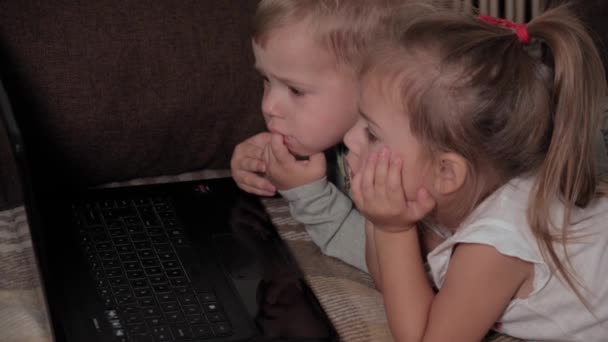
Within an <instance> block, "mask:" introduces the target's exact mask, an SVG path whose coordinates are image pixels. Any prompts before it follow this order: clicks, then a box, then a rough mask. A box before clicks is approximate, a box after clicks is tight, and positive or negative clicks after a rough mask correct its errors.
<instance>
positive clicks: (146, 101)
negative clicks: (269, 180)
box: [0, 0, 263, 207]
mask: <svg viewBox="0 0 608 342" xmlns="http://www.w3.org/2000/svg"><path fill="white" fill-rule="evenodd" d="M256 3H257V0H238V1H226V0H204V1H201V0H174V1H172V0H95V1H90V0H70V1H38V0H19V1H2V2H0V76H1V77H2V79H3V80H4V82H5V85H6V87H7V90H8V92H9V96H10V98H11V100H12V102H13V105H14V107H15V111H16V113H17V115H18V117H19V120H20V121H21V122H22V123H23V124H24V125H25V127H26V132H25V133H26V134H25V135H26V137H27V138H28V139H29V140H28V142H30V146H29V147H30V150H33V151H34V152H35V153H36V156H37V160H40V164H39V165H38V167H44V168H48V171H49V172H55V173H58V174H61V175H74V174H79V175H83V177H79V178H72V181H74V182H78V183H85V184H97V183H102V182H107V181H112V180H121V179H128V178H134V177H144V176H155V175H160V174H174V173H180V172H185V171H190V170H194V169H199V168H226V167H228V162H229V158H230V154H231V152H232V149H233V147H234V145H235V144H236V143H238V142H239V141H241V140H242V139H244V138H246V137H248V136H250V135H252V134H254V133H255V132H258V131H260V130H262V129H263V122H262V118H261V115H259V101H260V96H261V82H259V80H258V77H257V75H256V74H255V72H254V70H253V57H252V54H251V51H250V50H251V49H250V38H249V36H250V26H249V24H250V19H251V16H252V15H253V11H254V9H255V5H256ZM34 137H35V139H32V138H34ZM34 140H35V141H34ZM32 141H33V142H32ZM7 156H8V154H7V153H6V147H5V146H4V147H2V146H0V158H3V159H1V160H0V162H1V163H2V165H4V164H5V163H6V162H7V160H6V158H7ZM38 157H39V158H38ZM6 172H8V171H6ZM6 172H5V173H6ZM0 175H1V176H2V177H3V178H6V177H5V175H2V173H0ZM9 178H10V177H9ZM2 181H4V182H6V179H1V180H0V182H2ZM4 188H5V189H6V188H7V187H6V186H4ZM0 191H3V188H2V187H0ZM4 197H7V195H6V194H5V195H4ZM8 197H10V196H8ZM1 200H2V198H1V197H0V201H1ZM1 206H2V203H0V207H1Z"/></svg>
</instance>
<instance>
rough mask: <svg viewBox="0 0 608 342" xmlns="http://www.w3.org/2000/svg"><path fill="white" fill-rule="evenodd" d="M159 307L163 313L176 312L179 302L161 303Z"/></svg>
mask: <svg viewBox="0 0 608 342" xmlns="http://www.w3.org/2000/svg"><path fill="white" fill-rule="evenodd" d="M160 309H161V310H162V311H163V312H165V313H168V312H176V311H179V304H177V302H168V303H161V304H160Z"/></svg>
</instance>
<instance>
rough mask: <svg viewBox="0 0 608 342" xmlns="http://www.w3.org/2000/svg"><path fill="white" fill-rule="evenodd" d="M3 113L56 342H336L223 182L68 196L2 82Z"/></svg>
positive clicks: (251, 206) (259, 215)
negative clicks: (43, 162)
mask: <svg viewBox="0 0 608 342" xmlns="http://www.w3.org/2000/svg"><path fill="white" fill-rule="evenodd" d="M0 107H1V112H2V119H3V120H4V123H5V127H6V128H7V131H8V136H9V138H10V142H11V145H12V147H13V152H14V156H15V158H16V160H17V166H18V169H19V175H20V177H21V183H22V190H23V195H24V202H25V208H26V213H27V217H28V223H29V229H30V233H31V236H32V244H33V247H34V252H35V256H36V261H37V265H38V271H39V274H40V279H41V282H42V287H43V293H44V295H45V296H44V297H45V302H46V303H45V304H46V309H47V313H48V317H49V321H50V327H51V330H52V335H53V338H54V339H55V341H62V342H63V341H87V342H95V341H103V342H110V341H112V342H114V341H116V342H123V341H125V342H127V341H132V342H165V341H337V340H338V335H337V333H336V330H335V329H334V327H333V326H332V323H331V322H330V320H329V319H328V317H327V315H326V313H325V312H324V311H323V309H322V307H321V305H320V304H319V302H318V300H317V298H316V297H315V295H314V293H313V292H312V291H311V289H310V288H309V286H308V285H307V283H306V281H305V280H304V278H303V275H302V272H301V270H300V269H299V268H298V265H297V263H296V261H295V259H294V257H293V256H292V255H291V253H290V251H289V249H288V248H287V246H286V244H285V243H284V242H283V241H282V240H281V238H280V236H279V234H278V233H277V231H276V229H275V227H274V226H273V224H272V222H271V220H270V218H269V215H268V214H267V212H266V211H265V209H264V206H263V205H262V203H261V201H260V200H259V198H258V197H256V196H253V195H250V194H246V193H244V192H242V191H240V190H239V189H238V187H236V185H235V184H234V182H233V181H232V180H231V179H230V178H219V179H212V180H204V181H192V182H179V183H170V184H159V185H143V186H131V187H120V188H109V189H74V188H70V187H67V188H65V187H64V186H65V184H64V183H62V182H53V181H52V180H49V179H45V177H48V176H45V175H44V172H40V171H38V170H34V167H33V165H35V161H36V158H37V156H36V155H31V154H28V153H27V150H26V146H25V143H24V136H25V137H27V135H22V133H24V132H23V131H22V130H20V129H19V124H18V121H17V120H16V118H15V116H14V114H13V111H12V107H11V105H10V102H9V98H8V96H7V93H6V91H5V88H4V86H3V85H2V83H1V82H0ZM38 169H40V168H38ZM56 184H61V187H62V188H61V189H58V188H57V186H56Z"/></svg>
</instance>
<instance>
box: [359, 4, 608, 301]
mask: <svg viewBox="0 0 608 342" xmlns="http://www.w3.org/2000/svg"><path fill="white" fill-rule="evenodd" d="M425 11H426V12H425V15H421V16H420V17H419V18H417V19H415V20H413V21H412V20H411V18H408V21H407V23H401V25H400V26H399V27H397V28H396V29H395V30H397V31H400V32H401V33H400V34H399V35H398V39H397V40H396V41H392V42H385V43H384V44H381V45H380V46H379V47H378V51H376V52H375V53H374V54H372V56H370V60H369V61H368V63H366V66H365V68H364V76H373V77H374V78H375V79H376V80H378V81H379V82H382V83H383V85H384V87H385V88H384V89H388V88H391V87H392V88H391V89H393V90H389V91H392V92H393V94H395V95H397V96H398V97H399V99H400V101H402V106H403V111H404V112H405V113H408V114H407V115H408V117H409V120H410V124H411V129H412V131H413V132H414V134H415V135H416V136H417V137H418V138H419V139H420V140H421V141H422V144H423V145H426V146H428V148H429V154H430V155H431V156H432V155H433V154H434V153H435V152H438V151H450V152H456V153H458V154H460V155H462V156H463V157H464V158H465V159H467V161H468V162H469V163H470V165H469V169H470V171H471V175H473V176H472V177H469V178H468V179H467V184H468V185H471V186H472V188H474V189H476V190H475V191H473V193H472V194H468V195H466V196H469V197H468V200H470V201H469V203H470V205H467V206H466V207H463V208H462V210H461V214H462V216H461V217H465V216H466V215H468V214H470V213H471V211H472V210H473V209H474V207H475V206H477V205H478V204H479V203H480V202H481V201H482V200H483V198H484V197H485V196H487V195H488V194H490V193H491V192H493V191H494V190H495V189H496V188H497V187H499V186H500V185H502V184H505V183H506V182H508V181H509V180H510V179H513V178H515V177H518V176H528V175H535V176H536V183H535V186H534V189H533V191H532V193H531V195H530V200H529V204H528V211H527V218H528V222H529V224H530V227H531V229H532V232H533V233H534V236H535V237H536V240H537V242H538V245H539V248H540V250H541V252H542V253H543V257H544V258H545V260H547V262H548V264H549V265H551V266H552V267H553V268H554V270H555V269H556V270H557V271H558V275H559V276H560V277H561V278H562V279H563V280H565V281H566V282H567V284H568V285H569V286H570V288H572V290H573V291H574V292H575V293H576V295H577V296H578V297H579V299H581V301H582V302H583V303H585V304H586V305H587V303H586V302H585V300H584V297H583V296H582V295H581V293H580V291H579V290H578V289H577V286H575V283H578V284H579V285H580V282H578V280H576V277H575V276H574V273H575V272H574V271H573V270H572V267H571V265H570V261H569V258H568V252H567V242H569V241H571V240H572V239H573V238H574V237H573V235H572V232H570V231H569V230H568V226H569V222H570V213H571V211H572V210H573V209H574V208H575V207H577V206H578V207H585V206H587V205H588V204H589V203H590V202H591V201H592V200H593V199H594V198H595V197H597V196H601V195H605V192H602V191H600V189H605V186H606V180H605V179H600V176H599V175H598V173H597V169H596V160H595V158H594V155H595V153H594V152H595V148H596V146H597V145H595V144H594V141H596V138H597V137H596V135H595V134H599V127H600V125H599V120H600V114H601V111H602V108H601V102H602V99H603V98H604V96H605V95H606V78H605V73H604V67H603V64H602V60H601V58H600V55H599V53H598V51H597V49H596V47H595V46H594V43H593V40H592V38H591V37H590V35H589V34H588V32H587V31H586V29H585V27H584V26H583V24H582V23H581V22H580V21H579V20H578V19H577V18H576V17H575V16H574V15H573V14H572V12H571V10H570V8H569V7H568V6H567V5H564V6H560V7H557V8H554V9H550V10H548V11H546V12H545V13H544V14H542V15H540V16H538V17H536V18H534V19H533V20H532V21H531V22H530V23H529V24H528V25H527V30H528V32H529V34H530V35H531V37H532V38H533V39H536V40H538V41H541V42H542V43H543V44H545V45H546V46H547V47H548V48H549V49H550V50H551V52H552V55H553V58H554V68H553V69H551V68H550V67H548V66H547V65H545V64H543V63H542V62H541V61H540V60H539V59H538V58H535V57H532V56H531V55H530V54H529V53H528V51H527V50H526V49H527V47H526V46H524V45H523V44H522V43H521V42H520V41H519V40H518V36H517V35H516V34H515V33H514V32H513V31H512V30H510V29H507V28H505V27H500V26H496V25H491V24H488V23H485V22H483V21H482V20H479V19H478V18H476V17H474V16H472V15H466V14H462V13H455V12H451V11H445V10H441V9H437V8H433V7H428V6H427V7H426V9H425ZM387 87H388V88H387ZM394 89H397V90H396V91H395V90H394ZM488 172H489V173H490V174H492V175H493V176H494V177H495V178H498V181H497V182H496V181H495V182H493V183H492V182H490V181H488V179H487V178H488V177H484V176H485V175H488V174H489V173H488ZM556 200H559V201H561V202H562V203H563V204H564V205H565V211H564V217H563V221H561V219H560V221H561V222H554V221H555V220H554V219H553V217H552V216H551V209H552V205H553V204H554V203H555V201H556ZM560 244H561V249H562V251H563V255H564V258H565V259H560V256H559V254H558V252H557V251H556V248H558V246H559V245H560Z"/></svg>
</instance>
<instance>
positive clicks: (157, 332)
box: [150, 326, 173, 342]
mask: <svg viewBox="0 0 608 342" xmlns="http://www.w3.org/2000/svg"><path fill="white" fill-rule="evenodd" d="M150 332H151V333H152V336H154V339H155V340H156V341H158V342H165V341H171V340H172V339H173V337H172V336H171V333H170V332H169V328H168V327H166V326H159V327H154V328H152V329H151V331H150Z"/></svg>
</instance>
